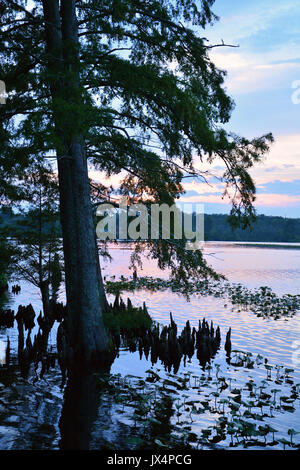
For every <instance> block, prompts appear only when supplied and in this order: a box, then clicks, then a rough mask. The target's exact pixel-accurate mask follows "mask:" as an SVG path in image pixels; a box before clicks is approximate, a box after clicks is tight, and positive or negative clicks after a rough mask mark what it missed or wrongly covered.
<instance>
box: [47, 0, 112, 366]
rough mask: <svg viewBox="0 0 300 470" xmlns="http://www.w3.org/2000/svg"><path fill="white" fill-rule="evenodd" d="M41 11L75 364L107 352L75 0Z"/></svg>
mask: <svg viewBox="0 0 300 470" xmlns="http://www.w3.org/2000/svg"><path fill="white" fill-rule="evenodd" d="M59 3H60V5H59ZM59 6H60V7H61V8H60V9H59ZM43 10H44V19H45V30H46V44H47V52H48V72H49V77H50V87H51V94H52V102H53V114H54V121H55V128H56V134H57V136H58V139H59V146H58V147H59V150H58V177H59V190H60V215H61V225H62V234H63V248H64V260H65V280H66V296H67V312H68V313H67V325H68V335H69V342H70V346H71V349H72V356H73V359H74V362H75V363H76V364H80V363H83V364H86V363H89V362H90V361H91V360H99V359H101V353H102V352H104V351H105V350H107V347H108V339H107V334H106V331H105V328H104V325H103V320H102V309H101V298H100V288H99V286H100V284H99V272H100V266H99V257H98V252H97V250H96V246H95V229H94V224H93V218H92V206H91V201H90V189H89V179H88V168H87V158H86V153H85V142H84V136H83V135H82V134H81V133H80V132H79V131H78V129H80V128H81V126H80V122H79V121H78V119H80V112H78V113H77V112H76V106H78V108H79V107H80V106H81V105H82V98H81V96H80V85H79V73H78V68H77V62H78V49H77V48H78V30H77V18H76V10H75V0H61V2H59V0H43ZM73 123H74V129H75V130H74V132H73V131H72V126H73ZM70 129H71V131H70Z"/></svg>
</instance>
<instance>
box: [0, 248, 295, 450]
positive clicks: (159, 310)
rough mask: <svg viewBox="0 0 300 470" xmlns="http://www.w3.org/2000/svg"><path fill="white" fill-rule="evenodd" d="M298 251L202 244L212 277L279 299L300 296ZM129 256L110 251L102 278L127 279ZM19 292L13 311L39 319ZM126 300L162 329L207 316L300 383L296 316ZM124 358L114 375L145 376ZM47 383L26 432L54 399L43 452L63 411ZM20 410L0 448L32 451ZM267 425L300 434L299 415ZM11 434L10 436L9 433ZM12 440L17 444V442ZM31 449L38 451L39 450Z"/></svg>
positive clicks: (158, 299)
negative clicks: (265, 290) (264, 289)
mask: <svg viewBox="0 0 300 470" xmlns="http://www.w3.org/2000/svg"><path fill="white" fill-rule="evenodd" d="M298 248H299V249H291V248H290V246H280V247H276V246H274V247H270V246H268V247H263V246H261V247H258V246H256V245H255V246H251V245H248V246H244V245H239V244H230V243H206V244H205V247H204V250H205V253H206V257H207V260H208V262H209V263H210V264H211V265H212V266H213V267H214V268H215V269H216V270H217V271H219V272H222V273H223V274H225V275H226V276H227V278H228V280H229V281H230V282H234V283H241V284H243V285H245V286H247V287H249V288H256V287H260V286H269V287H271V288H272V289H273V290H274V291H275V292H276V293H277V294H278V295H283V294H299V293H300V246H299V247H298ZM130 254H131V251H130V249H128V247H126V246H125V245H124V246H121V247H116V246H113V247H112V249H111V255H112V256H113V261H112V262H103V261H102V269H103V275H104V276H106V279H110V276H112V275H115V276H116V278H118V277H119V276H121V275H124V276H128V275H130V271H129V269H128V265H129V261H130ZM138 274H139V275H151V276H159V277H168V273H167V272H160V271H159V270H158V269H157V267H156V264H155V262H154V261H152V260H148V259H146V258H145V259H144V263H143V270H142V271H139V272H138ZM21 286H22V291H21V293H20V294H19V295H17V296H14V295H10V298H9V305H10V308H13V309H17V306H18V305H19V304H23V305H27V304H28V303H29V302H31V303H32V304H33V306H34V308H35V310H36V312H37V313H38V312H39V310H40V309H41V301H40V297H39V293H38V292H37V291H36V290H35V289H34V288H33V287H32V286H31V285H29V284H27V283H22V284H21ZM128 295H129V296H131V298H132V300H133V304H134V305H141V304H142V302H143V301H145V302H146V305H147V307H148V310H149V312H150V314H151V316H152V317H153V318H154V319H155V320H157V321H158V322H160V323H162V324H166V323H168V322H169V314H170V312H172V314H173V317H174V319H175V321H176V322H177V324H178V326H179V328H181V327H183V326H184V325H185V323H186V321H187V320H190V322H191V325H192V326H195V327H197V325H198V321H199V319H202V318H203V317H205V318H206V319H207V320H209V321H210V320H213V322H214V324H215V325H219V326H220V328H221V334H222V339H223V340H224V337H225V334H226V332H227V330H228V328H229V327H231V328H232V343H233V349H241V350H243V351H249V352H252V353H253V354H255V355H256V354H261V355H262V356H264V357H267V358H268V360H269V363H270V364H273V365H276V364H280V365H284V366H286V367H293V368H294V369H295V373H294V377H295V379H296V382H300V367H299V366H300V364H299V363H297V361H296V362H295V357H296V356H295V351H296V350H297V349H296V348H297V347H298V348H299V347H300V346H299V345H298V346H297V341H299V340H300V317H299V312H298V313H297V314H296V315H295V316H294V317H293V318H291V319H288V320H284V319H283V320H281V319H280V320H277V321H275V320H273V319H270V320H264V319H262V318H258V317H256V316H255V315H254V314H252V313H251V312H250V311H241V312H240V313H238V312H237V311H233V310H232V307H231V305H230V303H229V302H228V301H225V300H224V299H218V298H214V297H210V296H207V297H197V296H193V297H192V298H191V299H190V301H189V302H188V301H187V300H186V299H184V298H183V297H182V296H180V295H178V294H176V293H172V292H168V291H165V292H149V291H138V292H135V293H134V294H128ZM124 296H125V295H124ZM61 299H64V293H63V292H62V293H61ZM225 304H227V307H225ZM55 334H56V333H55V330H54V331H53V332H52V333H51V335H52V337H51V338H50V340H51V341H53V343H54V342H55ZM7 336H9V337H10V341H11V343H12V345H13V346H15V347H16V344H17V332H16V331H15V330H14V329H6V330H5V329H1V330H0V355H1V348H2V351H3V349H4V348H5V344H6V339H7ZM299 344H300V343H299ZM129 354H130V353H128V352H127V351H121V352H120V355H119V357H118V358H117V359H116V360H115V362H114V364H113V365H112V369H111V371H112V373H119V372H120V373H121V374H124V375H126V374H136V375H140V376H144V375H145V370H146V369H147V368H149V363H147V361H145V360H142V361H141V360H140V359H139V356H138V353H134V354H130V361H129V360H128V355H129ZM293 359H294V362H293ZM215 362H217V363H219V364H221V365H222V367H223V368H224V369H226V370H227V372H226V373H227V374H228V375H231V374H233V373H234V371H233V370H232V367H231V368H229V367H228V365H227V364H226V362H225V353H224V350H223V348H222V350H220V352H219V353H218V354H217V356H216V358H215ZM188 367H189V370H191V372H192V373H194V374H199V373H200V366H199V364H198V363H197V361H196V360H192V362H191V364H189V365H188ZM243 373H244V372H243V371H238V372H237V373H235V375H234V376H235V377H236V376H237V377H238V378H237V381H238V380H239V375H240V378H241V379H242V375H243ZM253 374H254V376H255V374H256V375H257V376H259V377H260V378H262V377H265V370H264V369H258V370H255V372H253ZM49 380H50V382H51V394H50V395H49V396H48V397H47V396H46V397H44V395H43V394H44V393H48V392H45V391H44V390H45V386H46V385H43V387H42V386H41V387H40V389H39V390H38V391H37V393H38V394H40V402H39V404H37V401H36V399H35V401H34V403H35V405H34V406H36V407H37V409H38V410H39V412H37V416H39V417H37V424H36V428H34V426H33V425H32V423H31V424H30V422H29V424H28V426H31V429H32V428H34V429H35V431H34V432H35V433H36V434H38V433H39V432H40V431H39V421H40V420H41V418H40V416H44V418H42V421H43V419H46V418H45V416H47V413H48V415H49V411H47V403H48V407H49V406H50V404H51V400H52V403H56V408H55V411H52V412H51V413H50V415H51V416H53V423H50V424H49V425H51V426H53V430H52V431H51V432H53V436H52V443H51V444H49V443H48V441H47V440H45V441H43V444H41V445H40V446H41V447H43V446H44V448H47V447H48V446H50V447H51V446H52V447H55V446H56V445H57V441H58V432H57V429H56V428H55V422H57V416H58V415H59V406H61V402H60V400H61V398H62V395H61V391H60V389H59V380H58V378H57V377H55V378H54V377H52V378H51V379H49ZM19 387H21V389H22V387H24V385H19ZM2 388H3V386H2ZM21 389H20V391H21ZM1 390H2V389H1V388H0V397H1ZM19 400H20V397H19ZM45 400H46V401H45ZM47 400H48V402H47ZM49 400H50V402H49ZM24 406H25V405H24ZM24 406H23V405H22V404H21V403H20V404H19V409H21V410H22V412H20V411H19V412H18V413H17V414H16V416H15V418H13V419H15V424H14V423H13V424H11V422H7V419H8V418H6V421H5V419H4V424H3V423H2V426H0V448H32V447H30V444H28V441H26V439H25V438H22V437H21V434H20V429H19V430H18V426H19V425H18V426H17V425H16V423H20V419H21V420H22V423H23V425H22V427H24V426H25V424H26V422H27V421H26V419H27V418H26V417H27V415H28V419H29V416H30V412H29V410H28V403H27V405H26V407H27V408H26V407H25V408H26V409H24ZM26 410H27V411H26ZM26 413H27V414H26ZM50 415H49V416H50ZM0 416H1V406H0ZM20 416H21V418H20ZM10 419H11V418H10ZM99 419H100V418H99ZM205 419H206V422H207V419H212V418H208V417H206V418H205V417H203V420H205ZM29 421H30V420H29ZM100 421H101V420H100ZM24 423H25V424H24ZM204 424H205V423H204V421H203V422H201V420H200V421H199V423H198V424H197V426H198V427H199V429H200V428H201V425H204ZM271 424H272V426H275V427H276V426H278V427H279V428H280V429H281V430H282V432H283V434H284V432H286V431H287V429H289V428H291V427H294V428H295V429H297V430H300V429H298V428H300V412H299V409H298V410H297V411H296V412H295V413H293V414H290V413H289V414H288V416H286V415H283V416H282V417H279V418H276V421H275V422H274V420H273V421H272V423H271ZM197 426H196V428H197ZM98 427H99V428H101V422H100V424H99V422H98ZM102 427H103V423H102ZM19 428H20V426H19ZM51 429H52V428H51ZM55 429H56V431H55ZM95 429H97V421H96V423H95ZM196 430H197V429H196ZM9 433H13V435H11V434H9ZM9 436H10V437H9ZM285 437H286V436H285ZM35 439H36V437H35ZM16 442H18V443H19V444H16ZM35 445H36V446H37V447H38V448H39V445H37V444H35ZM94 446H95V448H97V444H94Z"/></svg>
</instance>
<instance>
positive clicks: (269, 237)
mask: <svg viewBox="0 0 300 470" xmlns="http://www.w3.org/2000/svg"><path fill="white" fill-rule="evenodd" d="M204 217H205V220H204V227H205V240H207V241H208V240H213V241H245V242H277V243H280V242H290V243H296V242H300V219H287V218H285V217H272V216H266V215H259V216H257V218H256V220H255V222H254V223H253V224H252V227H251V229H250V228H246V229H244V230H243V229H242V228H236V229H235V230H233V229H232V227H231V226H230V223H229V221H228V217H227V216H226V215H223V214H212V215H209V214H205V216H204Z"/></svg>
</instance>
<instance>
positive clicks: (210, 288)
mask: <svg viewBox="0 0 300 470" xmlns="http://www.w3.org/2000/svg"><path fill="white" fill-rule="evenodd" d="M141 289H147V290H151V291H158V290H167V289H170V290H171V291H172V292H178V293H181V294H183V295H185V296H186V297H188V298H189V297H190V296H191V295H193V294H196V295H203V296H208V295H211V296H213V297H217V298H224V299H226V300H228V301H230V302H231V304H232V306H233V308H236V309H237V311H238V312H240V311H241V309H244V310H245V309H246V310H247V311H251V312H253V313H254V314H255V315H257V316H258V317H262V318H273V319H274V320H278V319H279V318H289V317H292V316H293V315H295V313H296V312H297V310H300V295H290V294H286V295H283V296H282V297H279V296H278V295H276V294H275V293H274V292H273V291H272V289H271V288H270V287H267V286H262V287H260V288H258V289H248V288H247V287H245V286H243V285H242V284H230V283H229V282H225V281H208V280H203V281H198V282H191V283H190V285H189V288H188V289H187V288H186V287H183V286H182V284H181V283H180V282H177V281H174V280H166V279H161V278H153V277H150V276H145V277H139V278H137V279H129V278H125V277H124V276H122V277H121V279H120V280H118V281H116V280H110V281H108V280H107V281H106V290H107V292H108V293H111V294H116V295H118V294H120V292H123V291H134V290H141ZM224 307H225V308H226V307H227V304H225V305H224Z"/></svg>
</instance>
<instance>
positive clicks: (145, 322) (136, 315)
mask: <svg viewBox="0 0 300 470" xmlns="http://www.w3.org/2000/svg"><path fill="white" fill-rule="evenodd" d="M103 321H104V324H105V326H106V328H107V329H108V330H109V331H110V332H111V333H116V334H119V333H120V330H122V329H126V330H127V331H129V330H132V331H134V330H138V329H140V328H145V329H149V328H151V326H152V324H153V321H152V319H151V317H150V315H149V314H148V313H147V311H145V310H143V309H139V308H134V307H131V308H127V309H124V310H119V311H118V312H115V311H113V310H108V311H107V312H104V313H103Z"/></svg>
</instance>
